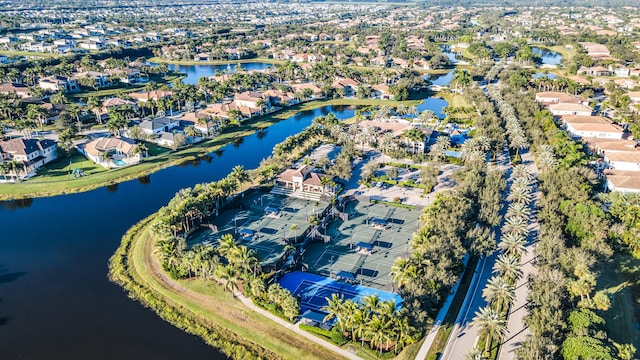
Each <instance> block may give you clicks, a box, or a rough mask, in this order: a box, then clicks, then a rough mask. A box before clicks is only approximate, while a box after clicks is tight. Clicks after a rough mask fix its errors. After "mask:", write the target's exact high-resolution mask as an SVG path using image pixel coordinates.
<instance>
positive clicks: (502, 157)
mask: <svg viewBox="0 0 640 360" xmlns="http://www.w3.org/2000/svg"><path fill="white" fill-rule="evenodd" d="M495 166H496V168H498V169H500V170H502V171H505V176H507V188H506V190H505V191H504V195H503V197H504V198H505V199H506V197H507V196H508V194H509V191H510V189H511V184H512V182H513V179H512V178H511V165H510V163H509V149H508V148H507V147H506V146H505V149H504V150H503V151H502V152H501V153H500V154H499V155H498V158H497V159H496V165H495ZM505 204H506V202H505ZM505 212H506V205H505V206H504V208H503V210H502V215H504V213H505ZM497 257H498V253H497V252H494V253H493V254H492V255H491V256H488V257H485V258H482V259H480V261H478V265H477V266H476V274H475V275H474V278H473V280H472V281H471V286H470V287H469V290H468V292H467V296H466V297H465V299H464V303H463V304H462V308H461V309H460V313H459V314H458V317H457V319H456V323H455V326H454V329H453V331H452V332H451V335H450V336H449V340H448V342H447V345H446V346H445V348H444V351H443V352H442V356H441V357H440V359H443V360H445V359H446V360H459V359H463V358H464V355H465V354H467V353H468V352H469V351H471V350H472V349H473V348H474V347H475V346H476V342H477V341H478V335H479V329H478V327H476V326H472V325H471V322H472V321H473V318H474V317H475V313H476V311H478V310H479V309H480V308H482V307H484V306H486V305H487V303H486V301H485V300H484V299H483V298H482V289H484V287H485V286H486V285H487V282H488V281H489V279H490V278H491V276H492V275H493V273H492V271H493V264H494V263H495V262H496V259H497Z"/></svg>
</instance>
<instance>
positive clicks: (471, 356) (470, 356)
mask: <svg viewBox="0 0 640 360" xmlns="http://www.w3.org/2000/svg"><path fill="white" fill-rule="evenodd" d="M485 359H486V358H485V357H484V356H483V353H482V349H478V348H477V347H476V348H473V349H471V351H469V352H468V353H466V354H464V360H485Z"/></svg>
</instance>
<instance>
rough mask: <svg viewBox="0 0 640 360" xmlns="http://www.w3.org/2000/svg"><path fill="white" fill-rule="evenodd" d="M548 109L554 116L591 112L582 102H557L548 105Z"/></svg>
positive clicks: (586, 114) (587, 114)
mask: <svg viewBox="0 0 640 360" xmlns="http://www.w3.org/2000/svg"><path fill="white" fill-rule="evenodd" d="M549 111H551V113H552V114H553V115H554V116H562V115H584V116H590V115H591V114H592V113H593V110H592V109H591V108H590V107H588V106H586V105H582V104H573V103H557V104H551V105H549Z"/></svg>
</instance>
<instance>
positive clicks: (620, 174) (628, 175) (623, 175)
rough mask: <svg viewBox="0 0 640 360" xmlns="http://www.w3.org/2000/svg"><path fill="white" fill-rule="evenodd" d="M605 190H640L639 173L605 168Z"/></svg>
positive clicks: (631, 191) (630, 191)
mask: <svg viewBox="0 0 640 360" xmlns="http://www.w3.org/2000/svg"><path fill="white" fill-rule="evenodd" d="M604 174H605V176H606V177H607V190H609V191H620V192H624V193H635V192H640V173H637V172H635V171H620V170H605V171H604Z"/></svg>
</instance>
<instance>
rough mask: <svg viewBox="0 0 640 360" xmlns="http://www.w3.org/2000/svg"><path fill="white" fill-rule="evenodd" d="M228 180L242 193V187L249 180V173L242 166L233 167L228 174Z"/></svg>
mask: <svg viewBox="0 0 640 360" xmlns="http://www.w3.org/2000/svg"><path fill="white" fill-rule="evenodd" d="M229 178H230V179H231V180H232V181H234V182H235V183H236V184H237V187H239V188H240V192H242V191H244V189H243V186H242V185H243V184H244V183H246V182H247V181H249V180H250V179H251V177H250V176H249V173H248V172H247V170H245V169H244V166H242V165H236V166H234V168H233V169H232V170H231V173H230V174H229Z"/></svg>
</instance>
